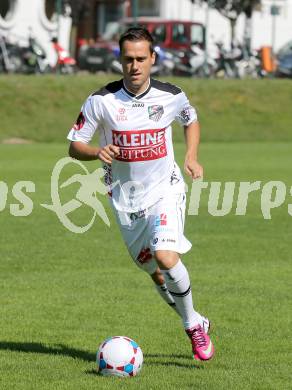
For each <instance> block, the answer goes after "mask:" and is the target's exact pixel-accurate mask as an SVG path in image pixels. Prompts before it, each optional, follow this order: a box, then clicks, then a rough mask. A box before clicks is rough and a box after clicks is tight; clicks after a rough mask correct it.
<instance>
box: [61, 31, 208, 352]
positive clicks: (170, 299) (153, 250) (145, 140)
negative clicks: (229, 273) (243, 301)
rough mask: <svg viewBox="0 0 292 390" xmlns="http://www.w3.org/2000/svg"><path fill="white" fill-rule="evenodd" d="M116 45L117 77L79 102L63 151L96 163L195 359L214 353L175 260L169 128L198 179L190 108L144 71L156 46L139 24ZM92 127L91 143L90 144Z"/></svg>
mask: <svg viewBox="0 0 292 390" xmlns="http://www.w3.org/2000/svg"><path fill="white" fill-rule="evenodd" d="M119 45H120V52H121V64H122V68H123V79H121V80H119V81H114V82H112V83H109V84H108V85H106V86H105V87H103V88H101V89H100V90H98V91H97V92H95V93H93V94H92V95H91V96H89V97H88V99H87V100H86V101H85V103H84V104H83V106H82V109H81V112H80V114H79V117H78V119H77V121H76V123H75V125H74V127H73V128H72V129H71V130H70V133H69V135H68V139H69V140H70V141H71V143H70V148H69V155H70V156H71V157H73V158H76V159H79V160H97V159H99V160H101V161H102V162H103V164H104V169H105V182H106V184H108V185H109V195H110V203H111V205H112V207H113V210H114V213H115V215H116V220H117V223H118V224H119V227H120V231H121V234H122V237H123V239H124V241H125V244H126V246H127V248H128V251H129V253H130V255H131V257H132V258H133V260H134V261H135V263H136V264H137V265H138V266H139V267H140V268H142V269H143V270H144V271H146V272H147V273H148V274H149V275H150V276H151V278H152V280H153V281H154V283H155V285H156V288H157V290H158V292H159V294H160V295H161V297H162V298H163V299H164V300H165V301H166V302H167V303H168V304H169V305H170V306H172V307H173V308H174V309H175V310H176V311H177V313H178V314H179V315H180V317H181V318H182V322H183V326H184V328H185V331H186V333H187V335H188V336H189V338H190V341H191V344H192V351H193V356H194V358H195V359H197V360H209V359H211V358H212V356H213V354H214V347H213V344H212V342H211V340H210V337H209V336H208V330H209V321H208V319H207V318H205V317H203V316H201V315H200V314H199V313H198V312H197V311H195V310H194V307H193V299H192V292H191V286H190V278H189V274H188V271H187V269H186V267H185V266H184V264H183V263H182V261H181V259H180V255H181V254H183V253H186V252H187V251H188V250H189V249H190V248H191V243H190V242H189V241H188V240H187V239H186V238H185V236H184V233H183V230H184V215H185V203H186V196H185V183H184V180H183V177H182V174H181V172H180V169H179V167H178V166H177V164H176V162H175V160H174V152H173V144H172V129H171V123H172V122H173V120H177V121H178V122H179V123H180V124H181V125H182V126H183V127H184V132H185V140H186V155H185V164H184V169H185V172H186V173H187V174H188V175H189V176H191V177H192V179H197V178H200V177H202V175H203V168H202V166H201V165H200V164H199V162H198V160H197V158H198V156H197V150H198V144H199V137H200V128H199V123H198V120H197V114H196V111H195V109H194V108H193V107H192V106H191V105H190V103H189V101H188V99H187V97H186V95H185V94H184V92H183V91H182V90H181V89H180V88H178V87H177V86H175V85H172V84H170V83H164V82H161V81H158V80H155V79H152V78H151V77H150V72H151V67H152V65H153V64H154V62H155V52H154V50H153V38H152V36H151V35H150V33H149V32H148V31H147V30H146V29H144V28H140V27H133V28H130V29H129V30H127V31H126V32H125V33H124V34H123V35H122V36H121V38H120V41H119ZM96 130H98V134H99V140H100V146H98V147H97V146H93V145H90V144H89V143H90V141H91V139H92V137H93V135H94V133H95V131H96Z"/></svg>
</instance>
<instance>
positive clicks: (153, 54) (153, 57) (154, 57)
mask: <svg viewBox="0 0 292 390" xmlns="http://www.w3.org/2000/svg"><path fill="white" fill-rule="evenodd" d="M155 59H156V53H155V51H153V53H152V54H151V63H152V65H154V63H155Z"/></svg>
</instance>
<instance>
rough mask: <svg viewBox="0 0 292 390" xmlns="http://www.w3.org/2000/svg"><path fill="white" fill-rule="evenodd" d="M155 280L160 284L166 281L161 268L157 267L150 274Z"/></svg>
mask: <svg viewBox="0 0 292 390" xmlns="http://www.w3.org/2000/svg"><path fill="white" fill-rule="evenodd" d="M150 276H151V278H152V280H153V282H154V283H155V284H157V285H158V286H162V285H163V284H164V283H165V279H164V276H163V274H162V272H161V271H160V269H159V268H157V269H156V271H155V272H154V273H153V274H151V275H150Z"/></svg>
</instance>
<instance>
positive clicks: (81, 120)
mask: <svg viewBox="0 0 292 390" xmlns="http://www.w3.org/2000/svg"><path fill="white" fill-rule="evenodd" d="M84 123H85V118H84V115H83V112H82V111H81V112H80V114H79V115H78V118H77V119H76V122H75V123H74V126H73V129H74V130H80V129H82V127H83V126H84Z"/></svg>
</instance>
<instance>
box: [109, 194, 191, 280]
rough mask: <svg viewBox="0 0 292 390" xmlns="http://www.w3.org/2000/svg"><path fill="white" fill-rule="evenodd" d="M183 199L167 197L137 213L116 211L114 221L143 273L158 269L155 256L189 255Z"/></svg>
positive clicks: (181, 197)
mask: <svg viewBox="0 0 292 390" xmlns="http://www.w3.org/2000/svg"><path fill="white" fill-rule="evenodd" d="M185 208H186V195H185V194H170V195H169V196H168V197H167V198H165V197H164V198H161V199H160V200H159V201H158V202H157V203H155V204H154V205H153V206H151V207H149V208H148V209H145V210H141V211H139V212H136V213H128V212H120V211H117V210H115V215H116V219H117V222H118V225H119V228H120V230H121V233H122V236H123V239H124V241H125V243H126V246H127V248H128V251H129V253H130V255H131V257H132V259H133V260H134V262H135V263H136V264H137V265H138V267H140V268H142V269H143V270H144V271H146V272H147V273H149V274H150V275H151V274H153V273H154V272H155V271H156V269H157V263H156V260H155V258H154V252H155V251H157V250H170V251H174V252H177V253H179V254H182V253H186V252H188V251H189V250H190V249H191V247H192V244H191V243H190V242H189V241H188V240H187V239H186V237H185V236H184V233H183V232H184V222H185Z"/></svg>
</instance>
